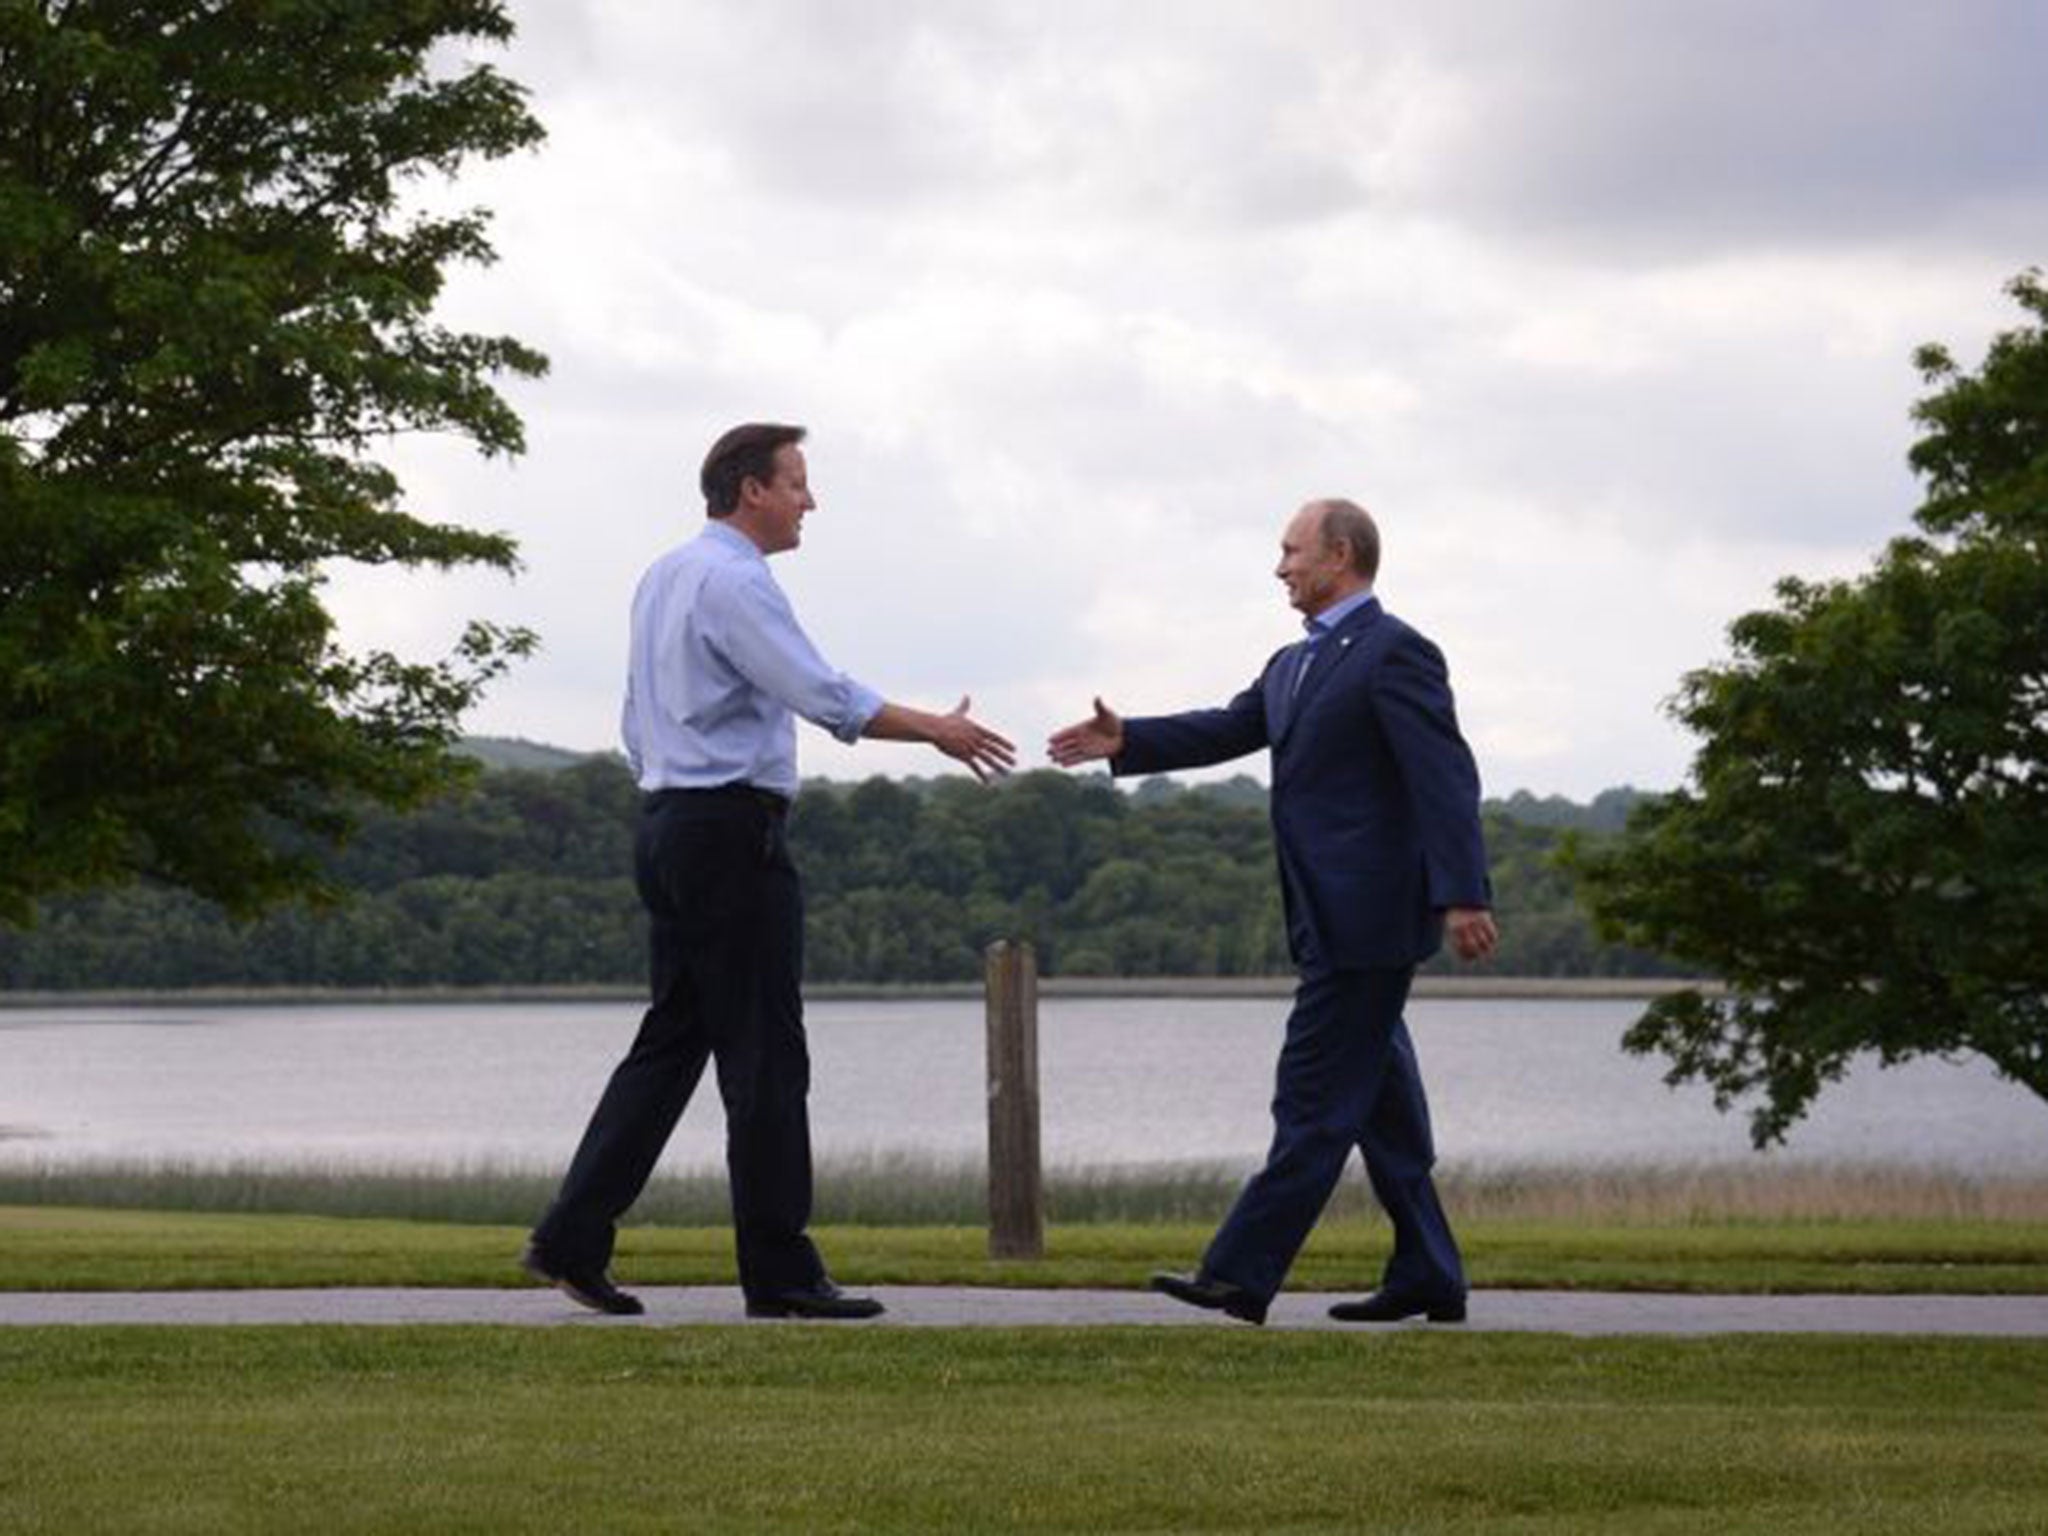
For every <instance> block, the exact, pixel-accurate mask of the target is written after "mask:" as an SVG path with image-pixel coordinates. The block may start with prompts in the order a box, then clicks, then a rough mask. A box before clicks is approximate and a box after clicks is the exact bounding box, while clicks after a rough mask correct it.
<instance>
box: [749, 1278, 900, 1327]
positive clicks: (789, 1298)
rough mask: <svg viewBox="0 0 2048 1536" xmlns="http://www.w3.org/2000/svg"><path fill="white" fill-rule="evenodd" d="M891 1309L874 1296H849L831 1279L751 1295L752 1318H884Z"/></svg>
mask: <svg viewBox="0 0 2048 1536" xmlns="http://www.w3.org/2000/svg"><path fill="white" fill-rule="evenodd" d="M886 1310H887V1309H886V1308H885V1307H883V1305H882V1304H881V1303H880V1302H879V1301H877V1300H875V1298H874V1297H872V1296H849V1295H847V1294H846V1292H844V1291H842V1290H840V1289H839V1287H838V1286H836V1285H834V1284H833V1283H832V1282H831V1281H830V1280H821V1281H819V1282H818V1283H817V1284H816V1285H815V1286H812V1287H811V1288H809V1289H808V1290H801V1291H769V1292H766V1293H764V1294H762V1295H759V1296H749V1297H748V1298H747V1316H749V1317H812V1318H823V1319H827V1320H834V1321H837V1320H842V1319H844V1320H857V1319H859V1318H863V1317H880V1316H881V1315H882V1313H883V1312H884V1311H886Z"/></svg>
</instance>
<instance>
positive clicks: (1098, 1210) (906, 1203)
mask: <svg viewBox="0 0 2048 1536" xmlns="http://www.w3.org/2000/svg"><path fill="white" fill-rule="evenodd" d="M1245 1171H1246V1170H1244V1169H1242V1168H1237V1167H1232V1166H1228V1165H1223V1164H1218V1163H1204V1162H1183V1163H1159V1164H1140V1165H1118V1164H1109V1165H1100V1166H1081V1167H1054V1168H1051V1169H1049V1170H1047V1175H1046V1204H1047V1210H1048V1213H1049V1215H1050V1218H1051V1219H1052V1220H1053V1221H1055V1222H1057V1223H1061V1224H1079V1223H1089V1222H1111V1223H1118V1222H1158V1221H1165V1222H1176V1221H1186V1222H1214V1221H1216V1220H1218V1219H1219V1218H1220V1217H1221V1216H1222V1214H1223V1212H1224V1211H1225V1210H1226V1209H1227V1208H1228V1207H1229V1205H1230V1202H1231V1200H1232V1199H1233V1198H1234V1197H1235V1195H1236V1193H1237V1191H1238V1188H1239V1186H1240V1185H1241V1184H1242V1182H1243V1178H1244V1174H1245ZM559 1176H560V1170H559V1169H535V1168H520V1167H510V1166H502V1165H494V1164H478V1165H465V1166H457V1167H439V1168H435V1167H389V1168H374V1167H372V1168H363V1167H359V1166H354V1165H348V1164H335V1163H321V1162H314V1161H307V1162H288V1163H274V1162H258V1161H245V1162H232V1161H231V1162H212V1163H209V1162H179V1161H171V1162H99V1163H86V1164H68V1163H38V1162H32V1161H11V1162H7V1163H0V1205H60V1206H99V1207H106V1208H112V1209H120V1210H182V1211H243V1212H277V1213H290V1214H297V1215H310V1216H363V1217H392V1218H397V1219H401V1220H410V1221H437V1222H474V1223H478V1224H482V1225H505V1224H513V1223H522V1222H527V1221H531V1220H532V1219H533V1218H534V1216H535V1215H536V1214H537V1213H538V1212H539V1211H541V1210H542V1209H543V1208H545V1206H546V1205H547V1202H548V1200H549V1198H550V1197H551V1196H552V1195H553V1193H554V1187H555V1182H556V1180H557V1179H558V1178H559ZM1439 1183H1440V1187H1441V1189H1442V1191H1443V1196H1444V1200H1445V1203H1446V1205H1447V1206H1448V1207H1449V1208H1450V1210H1451V1213H1452V1216H1453V1217H1454V1218H1455V1219H1456V1220H1458V1221H1460V1222H1493V1221H1508V1222H1562V1223H1571V1224H1581V1225H1628V1226H1638V1225H1658V1224H1662V1225H1698V1224H1701V1223H1712V1222H1737V1223H1750V1222H1758V1221H1802V1222H1817V1221H1869V1220H1882V1221H1892V1220H1906V1221H1987V1222H2048V1176H2044V1175H2040V1174H2013V1175H1999V1174H1989V1173H1965V1172H1957V1171H1952V1170H1945V1169H1919V1168H1913V1167H1909V1166H1900V1165H1895V1164H1882V1163H1879V1164H1858V1163H1779V1162H1773V1161H1769V1160H1767V1159H1763V1158H1757V1159H1752V1160H1748V1161H1743V1162H1716V1163H1673V1164H1657V1163H1649V1164H1641V1163H1630V1164H1611V1165H1600V1164H1594V1165H1588V1166H1577V1165H1562V1166H1561V1165H1554V1164H1528V1165H1502V1166H1461V1165H1456V1164H1453V1165H1450V1166H1447V1167H1446V1168H1445V1169H1444V1170H1443V1171H1442V1173H1441V1175H1440V1179H1439ZM987 1199H988V1195H987V1176H986V1172H985V1169H984V1166H983V1164H982V1163H981V1162H980V1161H979V1160H978V1159H973V1158H943V1157H932V1156H925V1155H919V1154H884V1155H879V1156H870V1157H841V1158H835V1159H829V1160H827V1161H825V1162H823V1163H822V1164H821V1165H820V1167H819V1169H818V1179H817V1208H816V1219H817V1220H818V1221H820V1222H823V1223H827V1224H831V1225H839V1226H864V1225H867V1226H890V1227H901V1226H920V1225H932V1226H970V1225H974V1224H977V1223H979V1222H981V1221H982V1220H984V1219H985V1214H986V1211H987ZM1330 1214H1331V1216H1332V1217H1334V1218H1336V1219H1339V1220H1346V1219H1356V1220H1377V1219H1378V1208H1377V1207H1376V1206H1375V1205H1374V1204H1373V1200H1372V1195H1371V1192H1370V1190H1369V1189H1368V1188H1367V1187H1366V1184H1365V1180H1364V1178H1363V1177H1362V1175H1361V1174H1360V1172H1359V1170H1358V1169H1357V1168H1356V1167H1354V1168H1353V1169H1352V1170H1351V1173H1350V1175H1349V1176H1348V1177H1347V1178H1346V1179H1345V1181H1344V1183H1343V1184H1342V1185H1340V1186H1339V1189H1338V1192H1337V1195H1336V1197H1335V1198H1334V1200H1333V1201H1332V1203H1331V1208H1330ZM634 1216H635V1219H636V1220H640V1221H648V1222H655V1223H659V1224H661V1225H665V1226H722V1225H724V1223H725V1222H726V1220H727V1219H728V1208H727V1202H726V1183H725V1175H724V1173H723V1171H721V1170H697V1171H687V1172H681V1173H664V1174H661V1175H659V1176H657V1177H656V1178H655V1179H654V1181H653V1182H652V1183H651V1184H650V1185H649V1186H648V1188H647V1191H646V1193H645V1194H644V1195H643V1196H642V1197H641V1200H640V1202H639V1204H638V1205H637V1206H636V1207H635V1209H634Z"/></svg>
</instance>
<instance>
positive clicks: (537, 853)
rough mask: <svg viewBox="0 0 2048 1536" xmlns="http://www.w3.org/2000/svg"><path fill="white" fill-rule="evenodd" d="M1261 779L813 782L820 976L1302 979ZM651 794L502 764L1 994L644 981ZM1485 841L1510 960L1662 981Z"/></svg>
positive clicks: (100, 915)
mask: <svg viewBox="0 0 2048 1536" xmlns="http://www.w3.org/2000/svg"><path fill="white" fill-rule="evenodd" d="M1156 782H1158V783H1163V782H1164V781H1156ZM1246 784H1250V781H1249V780H1247V781H1244V783H1243V784H1239V785H1235V786H1221V787H1220V789H1219V791H1218V792H1211V791H1210V790H1209V789H1208V788H1206V787H1205V788H1201V789H1195V790H1186V789H1178V788H1176V789H1173V790H1171V791H1169V790H1164V789H1157V788H1151V789H1150V792H1149V793H1145V794H1142V795H1130V796H1127V795H1125V794H1123V793H1122V792H1121V791H1119V790H1117V789H1116V788H1114V787H1113V786H1112V785H1111V784H1110V783H1109V781H1108V780H1107V779H1104V778H1074V777H1071V776H1069V775H1066V774H1060V773H1053V772H1049V771H1041V772H1035V773H1027V774H1020V775H1018V776H1017V777H1015V778H1014V779H1011V780H1009V781H1007V782H1005V783H1004V784H1002V785H1001V786H999V787H997V788H995V789H988V788H984V787H983V786H981V785H979V784H976V783H973V782H972V781H970V780H967V779H965V778H946V779H939V780H933V781H927V782H923V783H919V782H911V783H908V784H904V783H896V782H892V781H891V780H888V779H882V778H874V779H869V780H866V781H865V782H863V783H860V784H857V785H850V786H849V785H835V784H829V783H825V782H822V781H814V782H813V783H811V784H809V785H807V786H806V788H805V791H804V793H803V794H802V795H801V796H800V797H799V798H798V800H797V804H796V809H795V811H794V813H793V816H792V823H791V828H790V840H791V844H792V847H793V849H794V852H795V855H796V858H797V861H798V863H799V865H800V866H801V867H802V869H803V872H804V879H805V886H806V892H807V898H808V901H807V904H808V911H809V921H808V925H807V928H808V935H807V944H806V969H807V972H808V974H809V976H810V978H811V979H812V980H814V981H866V982H902V981H966V980H971V979H974V978H976V977H978V976H979V975H980V974H981V967H982V950H983V949H984V947H985V946H986V945H987V944H988V943H989V942H990V941H991V940H993V939H996V938H1014V937H1023V938H1028V939H1030V940H1031V941H1032V942H1033V943H1034V944H1035V945H1036V946H1037V947H1038V952H1039V960H1040V966H1041V969H1042V970H1044V971H1045V973H1046V974H1048V975H1069V976H1076V975H1101V976H1108V975H1195V976H1245V975H1271V974H1277V973H1284V972H1285V971H1286V970H1287V969H1288V958H1287V946H1286V932H1285V929H1284V927H1283V925H1282V922H1281V917H1280V895H1279V886H1278V882H1277V879H1276V877H1275V874H1274V868H1273V851H1272V838H1271V834H1270V832H1269V831H1268V828H1267V824H1266V816H1265V812H1264V809H1263V807H1262V806H1259V805H1257V804H1256V803H1253V801H1252V800H1251V798H1250V797H1249V796H1248V795H1247V793H1246V790H1245V785H1246ZM1251 787H1252V788H1253V789H1256V788H1257V786H1256V785H1252V786H1251ZM1148 788H1149V786H1148ZM638 799H639V797H638V794H637V792H636V791H635V789H634V787H633V783H632V779H631V777H630V775H629V774H628V772H627V770H626V768H625V766H624V765H623V764H622V763H620V762H619V761H618V760H616V759H613V758H588V759H585V760H584V761H583V762H581V763H579V764H578V765H577V766H576V767H574V768H570V769H567V770H565V771H561V772H555V773H543V772H531V771H523V770H507V771H487V772H484V773H483V774H481V775H480V777H479V778H478V780H477V781H476V783H475V784H474V785H472V786H470V787H469V788H467V789H466V790H464V791H462V792H460V793H458V794H455V795H451V796H448V797H445V798H443V799H440V800H436V801H434V802H432V803H431V804H428V805H426V806H424V807H422V808H420V809H418V810H416V811H412V812H409V813H404V814H399V813H394V812H390V811H380V810H376V809H374V808H372V809H369V810H366V811H365V812H364V813H363V816H362V825H361V828H360V830H359V831H358V833H357V835H356V836H355V837H354V839H353V840H352V841H351V842H350V843H349V845H348V846H347V847H346V848H345V849H343V850H342V851H341V852H340V853H339V854H337V855H334V856H333V857H332V858H331V859H330V860H329V862H328V865H327V867H326V876H327V878H328V879H329V881H330V882H331V883H332V884H333V885H334V886H335V887H336V888H337V889H339V890H341V891H343V892H345V893H346V894H347V895H348V897H349V898H350V899H348V900H347V901H345V902H342V903H340V904H338V905H335V906H331V907H325V908H322V909H319V910H306V909H304V908H302V907H294V908H288V909H285V910H282V911H278V912H274V913H272V914H270V915H268V916H266V917H264V918H262V919H261V920H259V921H256V922H252V923H246V924H236V923H234V922H231V921H229V919H228V918H227V917H226V916H225V915H224V914H223V913H222V912H221V910H220V909H219V908H218V907H216V906H213V905H210V904H208V903H207V902H204V901H202V900H200V899H199V898H197V897H195V896H192V895H190V894H189V893H185V892H181V891H177V890H173V889H167V888H163V887H160V886H150V885H142V886H136V887H133V888H129V889H125V890H117V891H110V892H103V893H97V894H90V895H83V896H77V897H71V898H66V899H59V900H53V901H51V902H50V903H49V904H48V906H47V910H46V912H45V915H44V918H43V921H42V922H41V923H40V924H39V925H38V926H37V927H35V928H33V929H30V930H27V931H9V930H7V929H5V928H4V927H0V987H7V988H13V989H26V988H52V989H64V988H81V987H110V986H138V987H184V986H230V985H243V986H294V985H296V986H313V985H318V986H358V987H380V986H440V985H517V984H552V985H565V984H575V983H610V984H637V983H638V982H639V981H640V980H641V979H642V977H643V974H644V968H645V939H644V937H643V932H642V917H641V912H640V907H639V903H638V901H637V899H636V897H635V896H634V893H633V886H632V880H631V877H630V869H631V860H632V853H631V850H632V835H633V823H634V818H635V815H636V808H637V805H638ZM1554 809H1555V808H1553V810H1554ZM1487 830H1488V838H1489V843H1490V846H1491V847H1492V849H1493V851H1494V857H1495V884H1496V887H1497V889H1498V891H1499V901H1500V904H1501V911H1502V920H1503V923H1504V925H1505V929H1506V939H1505V944H1506V949H1505V951H1504V954H1503V956H1502V958H1501V959H1500V960H1499V961H1498V962H1496V966H1495V968H1496V969H1497V970H1499V971H1502V972H1505V973H1507V974H1520V975H1542V976H1553V975H1589V974H1590V975H1617V974H1643V973H1646V972H1654V971H1658V970H1660V969H1662V967H1660V966H1659V964H1658V963H1657V962H1656V961H1655V960H1653V959H1652V958H1651V957H1649V956H1646V955H1642V954H1639V953H1636V952H1633V951H1630V950H1627V949H1624V948H1621V947H1619V946H1601V945H1599V944H1598V943H1596V942H1595V940H1594V938H1593V936H1592V932H1591V928H1590V925H1589V924H1588V922H1587V921H1586V919H1585V918H1584V917H1583V916H1582V915H1581V914H1580V913H1579V912H1578V911H1577V909H1576V907H1575V906H1574V904H1573V901H1572V896H1571V891H1570V888H1569V885H1568V883H1567V881H1566V879H1565V877H1564V876H1563V875H1562V874H1561V873H1560V872H1559V871H1558V870H1557V869H1556V867H1555V864H1554V860H1553V859H1552V853H1553V851H1554V848H1555V846H1556V843H1557V840H1558V837H1559V833H1558V832H1557V831H1556V830H1555V829H1554V828H1550V827H1531V826H1525V825H1522V824H1520V823H1516V822H1512V821H1509V820H1507V819H1505V818H1504V817H1502V816H1499V815H1495V814H1489V816H1488V818H1487Z"/></svg>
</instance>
